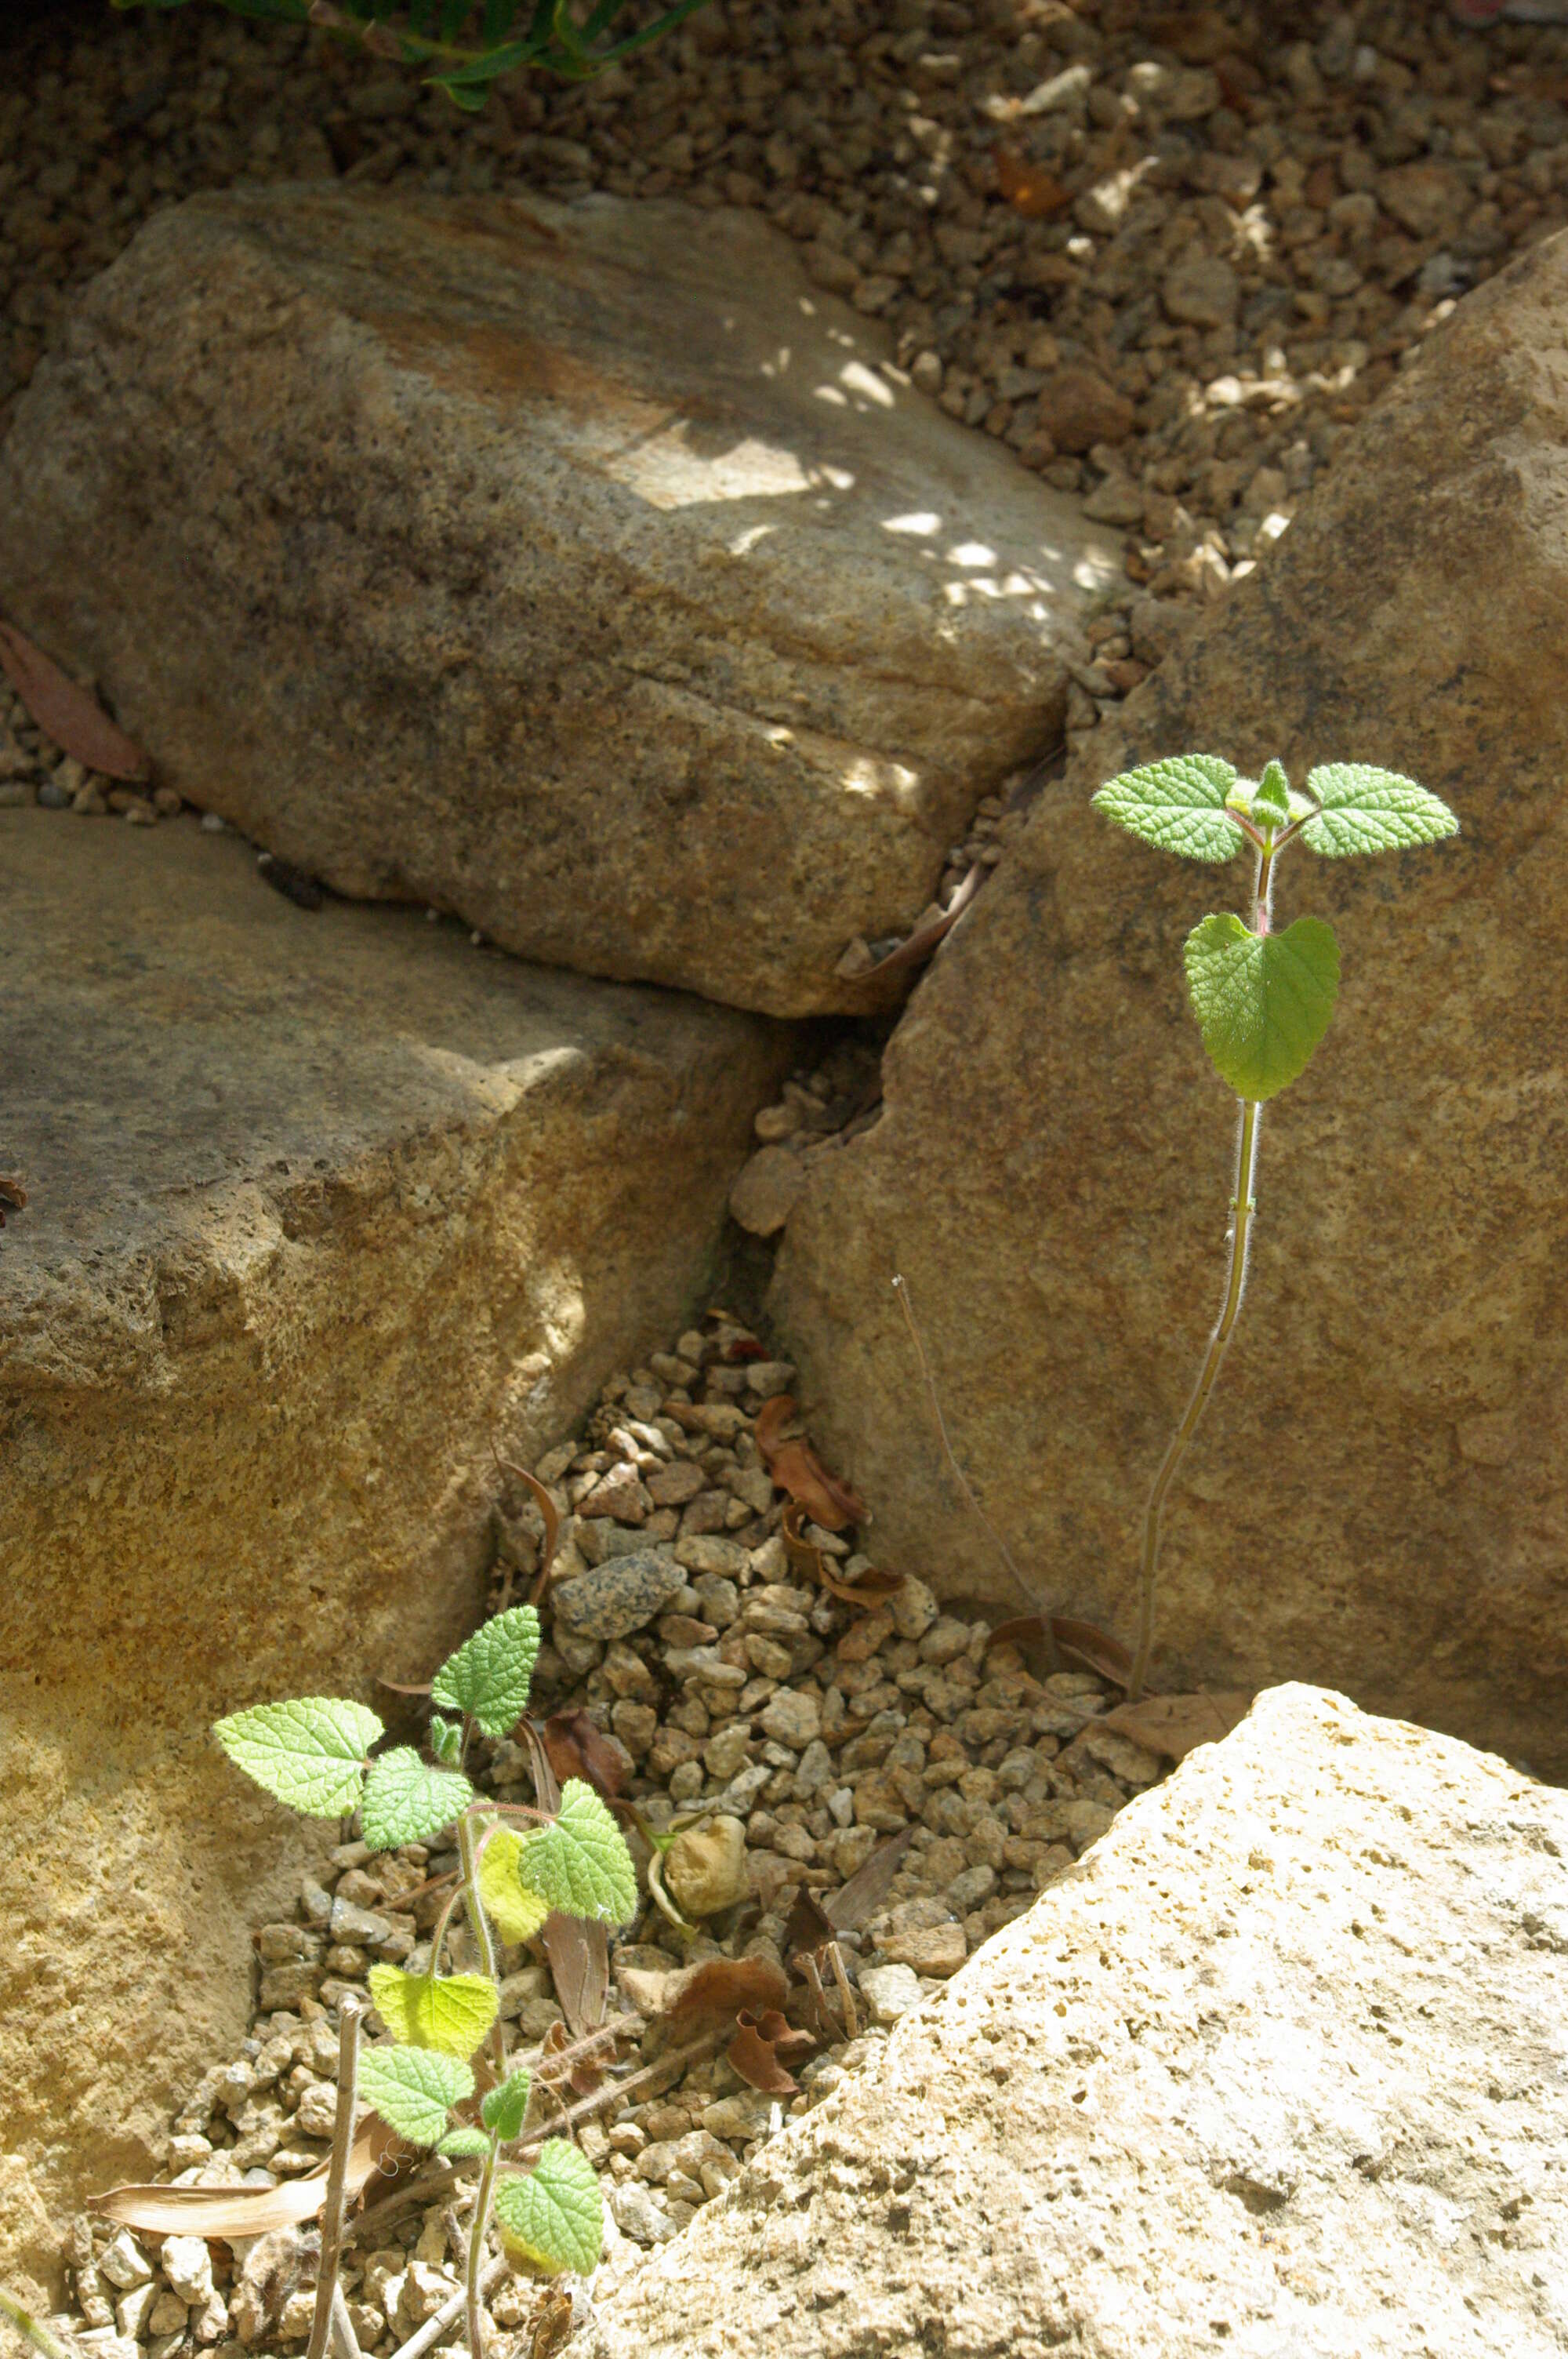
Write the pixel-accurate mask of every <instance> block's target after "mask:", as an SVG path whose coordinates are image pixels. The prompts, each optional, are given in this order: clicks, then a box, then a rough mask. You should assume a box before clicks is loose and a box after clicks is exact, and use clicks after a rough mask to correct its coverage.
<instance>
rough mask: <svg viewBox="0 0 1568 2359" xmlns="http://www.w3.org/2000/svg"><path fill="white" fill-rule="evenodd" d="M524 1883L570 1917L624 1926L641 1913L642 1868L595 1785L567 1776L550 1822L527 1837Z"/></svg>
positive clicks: (521, 1863) (523, 1855)
mask: <svg viewBox="0 0 1568 2359" xmlns="http://www.w3.org/2000/svg"><path fill="white" fill-rule="evenodd" d="M518 1874H519V1875H520V1876H521V1878H522V1881H523V1883H524V1885H525V1886H527V1887H528V1889H529V1890H530V1891H532V1892H536V1893H537V1894H538V1895H539V1897H540V1898H541V1899H544V1900H547V1901H548V1902H549V1904H550V1907H551V1908H560V1909H564V1910H565V1911H566V1913H567V1915H568V1917H593V1918H598V1919H600V1922H601V1923H603V1924H606V1925H625V1924H627V1923H629V1922H630V1920H631V1919H633V1917H634V1916H635V1915H636V1913H637V1871H636V1869H635V1868H634V1867H633V1864H632V1854H631V1853H630V1852H629V1851H628V1850H627V1848H626V1843H625V1838H624V1837H623V1836H622V1832H621V1830H620V1828H619V1827H618V1826H617V1825H616V1823H615V1821H614V1819H613V1818H612V1817H611V1814H610V1812H609V1811H608V1810H606V1809H605V1807H604V1804H603V1803H602V1802H601V1801H600V1798H599V1796H598V1795H597V1794H596V1793H595V1792H594V1790H593V1788H592V1787H591V1786H589V1785H588V1784H586V1783H585V1782H584V1780H583V1779H582V1778H580V1777H568V1779H567V1782H566V1784H565V1785H564V1786H563V1787H562V1788H561V1806H560V1809H559V1810H558V1811H557V1814H556V1819H555V1822H554V1824H553V1825H551V1826H547V1827H541V1828H540V1829H539V1830H538V1832H537V1833H535V1834H531V1835H528V1836H526V1837H525V1838H524V1843H523V1849H522V1853H521V1854H520V1856H519V1860H518Z"/></svg>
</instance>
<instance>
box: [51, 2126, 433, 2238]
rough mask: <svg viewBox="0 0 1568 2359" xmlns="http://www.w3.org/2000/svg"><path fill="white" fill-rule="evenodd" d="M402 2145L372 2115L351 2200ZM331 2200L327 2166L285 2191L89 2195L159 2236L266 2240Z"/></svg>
mask: <svg viewBox="0 0 1568 2359" xmlns="http://www.w3.org/2000/svg"><path fill="white" fill-rule="evenodd" d="M403 2151H404V2147H403V2142H402V2140H401V2139H400V2138H398V2137H397V2136H395V2133H394V2132H393V2131H391V2130H389V2129H388V2128H387V2126H386V2124H385V2123H384V2121H382V2120H381V2119H380V2117H379V2115H377V2114H367V2115H366V2117H365V2119H364V2120H363V2121H362V2123H361V2124H360V2126H359V2128H358V2130H357V2131H356V2132H355V2134H354V2142H353V2145H352V2147H351V2148H350V2151H349V2168H348V2173H347V2176H346V2178H345V2180H344V2186H345V2189H346V2190H347V2193H348V2195H349V2197H350V2199H352V2198H353V2197H354V2196H356V2195H359V2194H360V2193H362V2190H364V2188H365V2187H366V2186H367V2185H368V2184H369V2182H370V2180H372V2179H373V2178H374V2177H375V2176H376V2174H377V2172H378V2171H386V2170H388V2169H390V2167H391V2165H392V2163H393V2162H394V2161H395V2158H396V2157H397V2156H398V2155H399V2154H401V2153H402V2152H403ZM326 2200H327V2165H326V2164H325V2163H322V2164H321V2165H320V2166H319V2168H318V2169H315V2170H312V2171H310V2172H309V2173H308V2175H307V2176H306V2177H305V2178H303V2179H289V2180H285V2181H284V2183H283V2185H282V2186H281V2187H111V2188H110V2189H108V2190H107V2191H106V2192H105V2193H104V2194H103V2195H92V2196H89V2198H88V2201H87V2209H88V2210H89V2211H90V2212H95V2213H96V2214H97V2216H98V2217H99V2218H100V2219H101V2220H113V2221H114V2223H115V2224H116V2225H117V2226H118V2227H121V2228H146V2229H149V2230H150V2231H151V2232H152V2233H153V2234H155V2235H160V2236H222V2237H233V2236H265V2235H267V2234H270V2233H271V2231H272V2230H273V2229H274V2228H297V2227H298V2226H299V2225H300V2224H301V2223H303V2222H304V2221H306V2220H313V2219H314V2218H315V2217H316V2214H317V2213H318V2212H319V2211H320V2209H321V2206H322V2204H323V2203H325V2201H326Z"/></svg>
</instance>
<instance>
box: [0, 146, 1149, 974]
mask: <svg viewBox="0 0 1568 2359" xmlns="http://www.w3.org/2000/svg"><path fill="white" fill-rule="evenodd" d="M891 353H892V341H891V338H890V335H889V332H888V331H887V330H886V329H885V328H883V327H882V326H881V325H879V324H878V323H877V322H875V321H870V320H866V319H863V318H861V317H860V314H859V313H857V312H855V311H854V310H851V309H850V308H849V306H848V305H847V304H844V303H841V302H839V301H838V300H837V299H835V298H833V297H831V296H829V295H826V294H824V293H822V292H821V291H820V290H819V289H818V288H816V287H814V286H813V285H812V283H811V281H810V279H809V278H808V277H807V276H806V271H805V269H804V266H803V265H802V263H801V261H800V259H799V256H798V255H797V253H796V251H795V248H794V247H793V246H792V245H790V243H789V242H788V241H787V240H786V239H784V237H782V236H781V235H780V234H778V233H777V232H775V231H773V230H772V229H770V228H769V227H768V226H767V225H766V224H765V223H762V222H761V221H760V220H758V219H757V217H756V216H754V215H752V214H747V213H727V212H718V213H700V212H695V211H693V210H692V209H690V208H689V207H687V206H684V205H679V204H670V205H657V204H626V203H622V202H620V201H616V200H613V199H609V198H596V199H594V200H591V201H587V202H585V203H583V204H582V205H580V206H574V207H571V208H568V209H563V208H560V207H557V206H553V205H550V204H548V203H546V202H544V201H535V200H533V199H532V198H530V199H529V200H528V201H527V202H526V203H524V202H522V201H515V200H509V199H504V198H486V199H482V200H481V199H469V198H465V199H461V200H457V201H452V200H444V199H443V200H437V199H418V198H411V197H406V196H399V197H393V196H390V195H386V194H384V193H382V192H380V191H373V190H366V189H362V188H361V189H352V190H341V189H336V188H328V187H317V186H305V185H299V186H297V187H292V188H287V189H281V188H269V189H266V190H260V189H255V190H245V189H236V190H230V191H228V192H227V193H224V194H221V195H220V194H213V195H210V196H202V197H200V198H196V199H193V200H192V201H189V203H187V204H184V205H181V206H179V207H178V209H175V210H172V211H170V212H168V213H167V214H165V215H163V216H162V217H160V218H159V219H158V220H157V221H156V222H154V223H150V224H149V225H148V227H147V228H146V229H145V230H144V231H143V232H142V233H141V234H140V235H139V236H138V237H137V238H136V239H135V242H134V243H133V245H131V247H130V248H129V250H128V251H127V253H126V254H125V255H124V256H122V258H121V259H120V260H119V261H117V262H116V263H115V264H114V266H112V268H110V269H109V270H108V271H106V272H105V273H104V274H103V277H101V278H99V279H97V280H96V281H95V282H94V283H93V285H92V288H91V289H90V290H89V291H88V292H87V294H86V295H85V296H84V298H83V299H82V301H81V305H80V307H79V309H78V310H77V313H76V315H75V318H74V321H73V323H72V325H71V328H70V333H69V336H68V339H67V349H66V350H65V351H64V352H62V353H61V354H60V356H59V359H58V360H57V361H56V362H53V363H50V364H47V365H46V366H45V367H44V368H43V369H41V370H40V372H39V374H38V378H37V380H36V382H35V383H34V385H33V386H32V388H31V390H30V391H29V393H28V394H27V397H26V398H25V399H24V401H23V402H22V403H21V404H20V406H19V408H18V410H17V414H16V421H15V424H14V426H13V428H12V430H11V434H10V436H9V439H8V440H7V442H6V444H5V448H4V450H3V451H0V606H3V607H5V608H6V609H7V610H8V611H9V612H10V614H11V617H12V619H13V620H14V621H15V622H17V623H19V624H20V625H22V626H23V627H24V628H25V629H27V630H28V631H30V632H32V633H33V635H34V636H36V637H38V638H39V639H40V640H42V641H44V642H46V643H47V644H48V645H49V647H50V648H51V650H52V651H53V652H54V653H56V654H58V655H59V656H61V657H63V658H67V659H69V660H70V663H71V665H72V666H73V668H74V667H76V666H80V665H83V664H85V665H89V666H91V667H92V669H94V670H95V672H96V673H97V674H98V676H99V678H100V679H101V681H102V683H103V687H104V689H105V690H106V691H107V692H108V694H109V695H110V696H111V697H112V699H113V701H114V704H115V706H116V708H117V712H118V716H119V718H120V720H121V721H122V722H124V723H125V724H126V726H127V727H129V728H130V729H131V730H132V731H133V732H135V734H137V735H138V737H139V738H140V739H141V740H142V741H143V742H144V743H145V744H146V746H147V747H148V748H149V750H150V752H151V753H152V755H153V756H154V757H155V759H156V761H157V765H158V768H159V772H160V775H161V776H162V777H165V778H166V779H167V780H168V781H169V782H171V783H172V784H173V785H175V786H177V787H178V788H180V789H181V790H182V791H183V792H185V793H187V794H189V796H190V797H191V798H192V799H194V800H195V801H197V802H199V803H200V804H202V805H203V806H205V807H207V808H210V809H212V810H219V811H222V813H223V814H224V815H225V816H226V817H228V818H230V819H232V820H234V821H237V822H238V823H239V824H240V825H242V826H243V827H244V828H245V830H246V831H247V832H249V833H251V834H252V835H254V837H255V838H256V839H257V840H258V841H259V842H261V843H266V844H268V845H270V846H271V847H272V848H273V849H274V850H275V851H276V852H278V853H282V854H283V855H284V856H286V857H287V859H288V860H290V861H292V862H295V863H296V864H298V865H300V866H301V867H304V868H306V869H308V870H310V871H312V872H313V873H315V874H317V875H321V876H323V877H325V878H326V879H327V880H328V881H329V882H330V884H332V885H334V886H337V887H338V888H339V889H340V890H341V891H342V892H345V893H349V894H353V895H358V896H362V897H387V898H392V899H408V898H416V899H418V900H421V901H429V902H433V903H435V904H437V905H438V906H439V907H441V908H447V909H451V910H455V911H457V912H458V913H459V914H460V915H461V916H462V917H463V918H464V919H467V920H468V921H469V922H470V924H472V925H475V926H478V927H480V928H481V929H482V930H483V931H484V932H485V933H486V934H487V935H489V936H491V937H492V939H494V940H497V941H499V942H502V943H503V944H505V945H506V947H507V948H509V949H512V950H515V951H521V952H523V953H524V955H525V956H527V957H530V958H538V959H542V960H545V961H546V962H549V963H552V964H557V965H563V966H571V967H576V968H579V969H582V970H585V971H587V972H589V973H598V974H606V975H616V976H623V977H629V978H634V979H641V980H645V981H650V982H654V983H662V984H676V985H678V986H682V987H687V988H690V989H693V990H697V991H699V992H701V993H703V994H704V995H706V996H708V997H709V998H714V999H719V1000H724V1001H728V1002H730V1003H731V1004H734V1005H738V1006H751V1007H759V1008H763V1009H766V1010H769V1011H771V1012H773V1013H774V1014H781V1015H796V1014H805V1013H808V1012H812V1011H816V1010H821V1009H827V1008H832V1007H835V1006H842V1007H851V1008H857V1009H858V1008H860V1007H861V1006H864V1004H865V994H864V990H863V987H861V986H859V985H857V984H854V983H853V982H849V983H846V982H844V981H842V980H841V979H840V978H838V976H837V975H836V974H835V973H834V968H835V965H836V962H837V961H838V957H839V954H840V952H841V951H843V950H844V948H845V946H846V944H847V943H848V942H849V940H851V938H853V937H856V936H861V937H864V938H866V939H868V940H871V939H875V938H878V937H886V936H887V935H889V934H892V933H896V932H903V931H906V930H907V929H908V928H909V926H910V925H911V923H912V922H913V920H914V918H915V917H916V916H917V914H918V913H919V912H920V910H921V909H922V908H925V905H926V904H927V903H928V902H929V900H930V898H931V895H932V891H933V889H934V887H935V884H936V882H937V879H938V877H939V875H940V874H941V872H942V869H943V865H944V863H945V860H946V853H947V851H948V848H949V847H950V846H951V845H952V844H953V843H957V842H958V841H959V840H960V839H961V838H962V836H963V834H964V832H965V829H966V826H967V824H968V820H969V818H970V816H971V814H972V812H973V810H974V808H975V805H976V803H977V801H978V800H979V798H980V797H981V796H982V795H984V794H985V793H986V792H987V791H988V790H989V788H991V787H993V786H994V785H996V784H997V782H998V781H999V780H1000V778H1001V777H1003V776H1004V775H1005V774H1006V773H1008V772H1009V771H1011V769H1013V768H1014V767H1015V766H1017V765H1019V764H1021V763H1024V762H1027V761H1029V760H1032V759H1033V758H1034V757H1035V756H1039V755H1040V754H1042V753H1044V751H1046V750H1047V749H1048V748H1050V747H1051V746H1052V745H1054V744H1055V743H1056V742H1057V740H1058V738H1059V736H1060V729H1061V722H1062V716H1063V713H1064V712H1065V701H1066V691H1067V686H1068V678H1067V671H1066V668H1065V656H1066V655H1067V654H1070V653H1073V652H1075V650H1076V618H1077V617H1078V616H1079V615H1080V614H1081V613H1082V611H1083V608H1084V605H1085V603H1086V600H1087V598H1088V597H1089V596H1090V595H1091V594H1092V592H1094V590H1095V589H1096V588H1097V587H1098V586H1099V585H1102V584H1103V583H1104V582H1107V581H1108V580H1109V579H1111V578H1112V577H1113V575H1114V574H1115V573H1116V572H1117V571H1119V558H1118V556H1117V553H1116V551H1115V550H1114V548H1113V547H1112V546H1111V544H1109V543H1108V541H1107V540H1106V539H1105V538H1103V537H1102V536H1101V535H1100V534H1098V532H1097V531H1096V530H1095V528H1094V527H1091V526H1088V525H1087V524H1086V523H1085V522H1084V520H1083V518H1082V517H1081V516H1079V514H1078V512H1077V509H1076V506H1074V504H1073V503H1072V502H1070V501H1069V500H1067V499H1065V497H1063V496H1062V495H1059V494H1056V493H1054V492H1052V491H1050V490H1048V489H1047V488H1046V487H1045V486H1044V484H1041V483H1039V482H1038V481H1037V480H1035V479H1033V477H1030V476H1028V475H1026V474H1024V473H1021V471H1020V470H1019V468H1018V467H1017V465H1016V464H1015V463H1014V462H1013V461H1012V459H1011V456H1010V455H1009V454H1007V453H1006V452H1003V451H999V450H998V449H997V448H996V447H995V446H994V445H992V444H991V443H989V442H988V441H987V440H985V439H984V438H983V437H981V436H979V435H975V434H970V433H968V432H966V431H965V429H963V428H961V427H960V426H958V425H957V424H956V423H955V421H954V420H953V419H949V418H947V417H946V416H945V415H944V414H943V413H942V412H941V411H940V410H939V409H937V408H935V405H933V404H932V403H930V402H928V401H927V400H926V399H925V397H924V396H922V395H920V394H918V393H917V392H915V391H914V388H913V387H912V386H910V385H909V384H908V382H907V380H905V379H903V377H902V376H899V375H888V374H887V372H886V370H885V369H884V367H883V365H882V364H883V363H884V362H885V361H887V360H888V358H889V356H890V355H891Z"/></svg>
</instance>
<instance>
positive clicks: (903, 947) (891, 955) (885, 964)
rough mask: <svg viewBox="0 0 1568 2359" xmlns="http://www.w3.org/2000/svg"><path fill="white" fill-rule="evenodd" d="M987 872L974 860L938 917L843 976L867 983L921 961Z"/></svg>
mask: <svg viewBox="0 0 1568 2359" xmlns="http://www.w3.org/2000/svg"><path fill="white" fill-rule="evenodd" d="M989 875H990V870H989V868H985V867H982V866H981V865H980V864H979V862H978V861H977V862H976V864H975V865H974V867H972V868H971V869H970V870H969V872H968V875H967V876H966V877H965V878H964V881H963V883H962V884H961V885H960V886H959V887H958V889H957V892H956V893H955V894H954V896H953V897H952V899H951V900H950V901H949V902H948V904H947V907H946V908H945V909H944V910H943V912H942V915H941V916H940V917H939V918H931V919H927V921H926V923H925V925H923V926H916V928H915V929H914V932H913V933H912V934H906V935H905V936H904V939H903V941H902V942H900V943H899V945H898V947H897V948H896V949H895V950H891V951H889V952H888V954H887V956H886V958H881V959H874V960H872V962H871V964H870V965H869V966H866V967H862V968H861V970H860V974H859V975H856V976H854V977H850V978H846V979H847V980H852V981H855V982H859V981H860V980H861V978H862V977H863V978H864V980H865V981H866V982H867V983H870V982H871V978H872V977H873V976H875V977H876V979H877V980H878V982H881V978H882V977H883V976H884V975H889V974H898V973H902V972H903V969H904V968H905V967H911V966H919V965H921V964H922V963H923V962H925V960H926V959H928V958H929V957H930V956H931V954H932V952H933V951H935V950H936V949H937V948H938V947H939V945H940V944H941V943H942V942H944V941H945V940H946V938H947V936H948V935H949V934H950V933H951V932H952V930H953V929H954V927H955V926H956V925H957V922H958V920H959V919H960V918H961V917H962V916H963V914H964V912H965V910H966V909H967V908H968V906H969V904H970V902H971V901H972V900H973V899H974V897H975V895H976V894H977V893H978V892H979V889H980V886H982V885H983V884H984V883H985V881H986V878H987V877H988V876H989Z"/></svg>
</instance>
